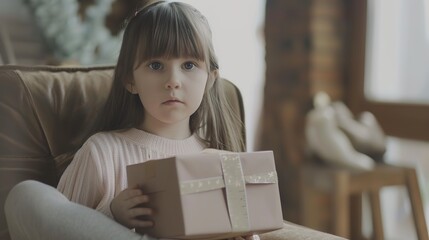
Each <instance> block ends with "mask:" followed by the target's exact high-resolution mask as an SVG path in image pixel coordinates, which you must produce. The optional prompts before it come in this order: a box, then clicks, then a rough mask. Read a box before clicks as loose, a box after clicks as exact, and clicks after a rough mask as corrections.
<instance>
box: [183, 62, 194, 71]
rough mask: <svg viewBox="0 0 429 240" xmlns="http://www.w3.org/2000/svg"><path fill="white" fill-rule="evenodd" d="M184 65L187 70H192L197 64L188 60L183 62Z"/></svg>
mask: <svg viewBox="0 0 429 240" xmlns="http://www.w3.org/2000/svg"><path fill="white" fill-rule="evenodd" d="M183 67H184V68H185V69H186V70H191V69H193V68H194V67H195V64H194V63H192V62H186V63H184V64H183Z"/></svg>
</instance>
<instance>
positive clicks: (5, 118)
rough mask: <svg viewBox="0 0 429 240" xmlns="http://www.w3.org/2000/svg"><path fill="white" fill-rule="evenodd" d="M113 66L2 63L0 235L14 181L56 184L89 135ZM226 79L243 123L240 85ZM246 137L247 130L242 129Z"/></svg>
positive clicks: (2, 236)
mask: <svg viewBox="0 0 429 240" xmlns="http://www.w3.org/2000/svg"><path fill="white" fill-rule="evenodd" d="M113 70H114V67H113V66H105V67H73V68H71V67H48V66H37V67H24V66H0V239H8V238H9V237H8V232H7V226H6V220H5V217H4V210H3V206H4V202H5V198H6V196H7V194H8V192H9V190H10V189H11V188H12V187H13V186H14V185H16V184H17V183H19V182H21V181H23V180H27V179H34V180H38V181H41V182H44V183H47V184H49V185H52V186H56V184H57V182H58V179H59V177H60V175H61V174H62V172H63V171H64V170H65V168H66V167H67V165H68V164H69V163H70V161H71V160H72V158H73V156H74V153H75V151H76V150H77V149H78V148H79V147H80V146H81V145H82V144H83V142H85V141H86V139H87V138H88V137H89V136H90V135H91V134H92V132H91V129H93V127H94V124H95V119H96V116H97V114H99V112H100V110H101V109H102V107H103V105H104V102H105V101H106V99H107V96H108V94H109V91H110V87H111V83H112V74H113ZM222 81H224V84H223V85H224V86H225V91H226V93H227V94H226V95H227V98H228V101H229V102H230V104H231V105H232V107H233V108H234V110H235V111H236V112H239V113H240V116H241V119H242V120H243V122H244V109H243V102H242V97H241V94H240V92H239V90H238V88H237V87H236V86H235V85H234V84H232V83H231V82H229V81H228V80H225V79H222ZM242 133H243V138H244V139H245V129H244V127H243V129H242Z"/></svg>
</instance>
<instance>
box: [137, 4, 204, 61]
mask: <svg viewBox="0 0 429 240" xmlns="http://www.w3.org/2000/svg"><path fill="white" fill-rule="evenodd" d="M195 15H197V16H195ZM139 17H141V18H142V19H139V21H138V22H139V23H141V24H140V25H139V26H138V28H137V29H138V31H140V34H139V41H138V45H139V46H138V48H137V53H136V54H137V55H136V63H137V66H139V65H140V64H141V63H143V62H145V61H147V60H150V59H156V58H161V57H162V58H167V59H170V58H179V57H191V58H195V59H198V60H200V61H205V62H208V58H207V55H208V54H207V53H206V52H205V51H206V50H205V49H206V48H207V46H206V45H207V44H206V42H207V40H206V38H210V37H211V34H210V33H207V31H206V30H205V28H204V27H203V22H202V21H205V19H204V17H203V16H201V15H200V14H199V12H197V11H189V10H188V9H187V8H183V7H182V6H181V5H180V4H175V3H174V2H173V3H169V4H165V3H164V4H159V7H156V8H154V9H151V10H149V11H147V12H145V13H143V14H141V16H139ZM191 19H193V20H195V19H201V22H197V23H196V24H194V23H193V22H192V20H191ZM207 34H208V35H207Z"/></svg>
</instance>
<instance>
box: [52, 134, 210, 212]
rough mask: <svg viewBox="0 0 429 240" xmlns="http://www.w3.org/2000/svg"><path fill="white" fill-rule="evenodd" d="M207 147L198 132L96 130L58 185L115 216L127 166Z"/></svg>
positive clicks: (78, 199) (76, 198) (79, 200)
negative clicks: (179, 136)
mask: <svg viewBox="0 0 429 240" xmlns="http://www.w3.org/2000/svg"><path fill="white" fill-rule="evenodd" d="M204 148H206V146H205V144H204V143H203V142H202V141H201V140H199V138H198V137H197V136H196V135H192V136H191V137H189V138H186V139H183V140H173V139H167V138H163V137H159V136H157V135H153V134H150V133H147V132H144V131H142V130H138V129H135V128H131V129H128V130H125V131H124V130H122V131H116V132H102V133H97V134H95V135H93V136H92V137H90V138H89V139H88V140H87V141H86V142H85V144H84V145H83V146H82V148H81V149H79V151H78V152H77V153H76V155H75V157H74V159H73V161H72V162H71V163H70V165H69V166H68V168H67V169H66V171H65V172H64V174H63V175H62V177H61V179H60V182H59V184H58V187H57V188H58V190H59V191H60V192H62V193H63V194H64V195H65V196H66V197H67V198H68V199H70V200H71V201H73V202H76V203H79V204H82V205H85V206H88V207H90V208H94V209H96V210H98V211H100V212H102V213H104V214H106V215H108V216H109V217H112V213H111V212H110V202H111V201H112V199H113V198H114V197H115V196H116V195H117V194H119V192H121V191H122V190H124V189H125V188H127V174H126V166H127V165H130V164H136V163H141V162H145V161H147V160H150V159H159V158H166V157H171V156H174V155H177V154H186V153H197V152H200V151H202V150H203V149H204Z"/></svg>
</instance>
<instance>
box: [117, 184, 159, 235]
mask: <svg viewBox="0 0 429 240" xmlns="http://www.w3.org/2000/svg"><path fill="white" fill-rule="evenodd" d="M147 202H149V197H148V196H147V195H144V194H143V192H142V191H141V190H140V189H138V188H137V187H135V188H127V189H125V190H123V191H122V192H120V193H119V194H118V196H116V197H115V198H114V199H113V200H112V202H111V203H110V210H111V211H112V214H113V217H114V218H115V220H116V221H117V222H119V223H120V224H122V225H124V226H126V227H128V228H136V227H152V226H153V222H152V221H147V220H141V219H139V217H141V216H150V215H152V209H150V208H146V207H141V206H140V205H141V204H145V203H147Z"/></svg>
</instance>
